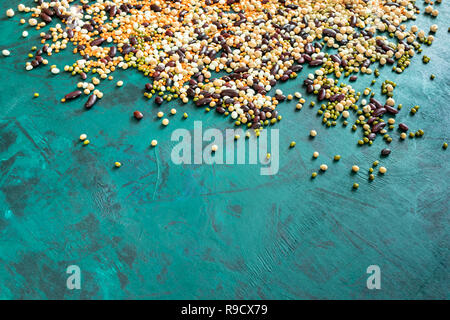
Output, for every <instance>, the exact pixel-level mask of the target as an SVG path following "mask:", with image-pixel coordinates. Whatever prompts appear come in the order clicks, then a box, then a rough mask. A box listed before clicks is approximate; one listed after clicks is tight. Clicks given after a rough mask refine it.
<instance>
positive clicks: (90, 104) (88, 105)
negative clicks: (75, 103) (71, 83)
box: [84, 94, 97, 109]
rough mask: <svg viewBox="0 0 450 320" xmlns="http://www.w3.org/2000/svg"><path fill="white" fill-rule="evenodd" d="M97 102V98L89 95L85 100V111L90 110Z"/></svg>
mask: <svg viewBox="0 0 450 320" xmlns="http://www.w3.org/2000/svg"><path fill="white" fill-rule="evenodd" d="M96 102H97V96H96V95H95V94H91V95H90V96H89V98H88V100H87V102H86V103H85V104H84V107H85V108H86V109H90V108H92V107H93V106H94V104H95V103H96Z"/></svg>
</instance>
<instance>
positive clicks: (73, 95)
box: [64, 90, 81, 101]
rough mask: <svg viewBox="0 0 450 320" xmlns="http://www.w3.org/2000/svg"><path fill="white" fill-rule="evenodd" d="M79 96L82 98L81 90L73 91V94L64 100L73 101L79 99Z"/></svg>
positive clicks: (67, 95)
mask: <svg viewBox="0 0 450 320" xmlns="http://www.w3.org/2000/svg"><path fill="white" fill-rule="evenodd" d="M79 96H81V91H80V90H76V91H73V92H71V93H68V94H66V95H65V96H64V99H66V101H67V100H73V99H76V98H78V97H79Z"/></svg>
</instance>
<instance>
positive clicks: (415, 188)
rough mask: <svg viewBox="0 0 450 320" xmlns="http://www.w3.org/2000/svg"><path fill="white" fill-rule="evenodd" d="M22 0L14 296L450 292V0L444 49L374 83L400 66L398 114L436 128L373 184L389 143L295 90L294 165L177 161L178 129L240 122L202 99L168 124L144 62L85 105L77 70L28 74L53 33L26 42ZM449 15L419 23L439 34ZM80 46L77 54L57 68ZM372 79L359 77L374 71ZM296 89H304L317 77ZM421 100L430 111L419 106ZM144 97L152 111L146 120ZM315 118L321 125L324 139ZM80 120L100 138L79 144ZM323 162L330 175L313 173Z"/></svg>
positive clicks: (1, 289) (13, 101)
mask: <svg viewBox="0 0 450 320" xmlns="http://www.w3.org/2000/svg"><path fill="white" fill-rule="evenodd" d="M24 2H26V3H27V2H30V3H31V1H24ZM17 3H18V1H11V0H3V1H1V3H0V12H1V15H2V18H1V19H0V28H1V30H2V34H1V36H0V49H4V48H8V49H10V51H11V52H12V54H11V56H10V57H8V58H4V57H1V58H0V60H1V65H0V70H1V74H2V79H3V83H2V86H1V88H0V102H1V107H2V115H1V118H0V119H1V121H0V172H1V175H0V298H4V299H5V298H28V299H38V298H46V299H59V298H65V299H80V298H82V299H92V298H100V299H119V298H138V299H141V298H150V299H172V298H179V299H180V298H181V299H202V298H203V299H205V298H212V299H219V298H225V299H236V298H252V299H259V298H269V299H309V298H332V299H336V298H344V299H354V298H362V299H372V298H375V299H379V298H409V299H416V298H434V299H435V298H450V295H449V284H450V281H449V276H448V266H449V258H450V255H449V249H448V247H449V215H448V213H449V212H448V204H449V183H448V181H449V179H448V178H449V167H448V160H449V155H448V151H444V150H442V148H441V146H442V143H443V142H444V141H445V140H446V139H450V130H449V126H448V123H449V120H450V117H449V114H448V100H449V89H450V75H449V72H448V66H449V64H448V57H449V56H450V49H449V45H448V41H449V33H447V27H448V26H447V25H446V24H445V23H444V22H448V20H449V18H450V8H449V6H448V4H441V5H440V6H439V10H440V12H441V13H440V15H439V17H438V18H437V19H435V20H436V21H437V23H438V24H439V28H440V30H439V32H438V33H437V35H436V41H435V44H434V45H433V46H431V47H426V48H424V54H426V55H428V56H429V57H431V62H430V63H429V64H428V65H424V64H422V62H421V57H416V58H414V59H413V62H412V66H411V67H410V68H409V70H407V71H406V72H405V73H404V74H403V75H401V76H397V75H395V74H393V73H392V72H391V71H390V70H389V69H388V68H384V69H383V70H382V72H381V76H380V78H379V79H378V81H377V84H376V85H375V86H374V88H375V90H376V92H377V96H378V97H379V90H380V89H379V88H380V85H381V82H382V81H383V80H384V79H390V80H394V81H396V82H397V83H398V87H397V89H396V91H395V98H396V101H397V102H398V103H402V104H403V105H404V109H403V110H402V112H401V113H400V114H399V115H398V116H397V121H405V122H407V123H408V125H409V126H410V128H412V129H413V130H417V129H420V128H422V129H423V130H424V131H425V136H424V137H423V138H420V139H413V140H410V139H407V140H406V141H404V142H401V141H399V140H398V133H394V134H393V136H394V141H393V142H392V143H391V146H390V148H391V149H392V150H393V152H392V154H391V155H390V157H389V158H387V159H383V160H382V163H383V164H384V165H385V166H386V167H387V168H388V174H386V175H385V176H381V177H380V176H377V178H376V179H375V181H373V182H371V183H369V182H368V181H367V174H366V172H367V170H368V168H369V167H370V165H371V163H372V162H373V161H374V160H376V159H378V158H379V156H378V155H379V152H380V150H381V149H382V148H383V147H384V146H385V143H384V142H383V141H382V139H377V141H376V142H375V143H374V145H373V146H371V147H363V148H359V147H358V146H357V145H356V141H357V139H358V136H359V135H360V132H357V133H352V132H351V130H350V128H346V129H343V128H342V127H341V126H340V125H338V126H337V127H336V128H331V129H327V128H325V127H323V126H322V125H321V123H320V118H318V117H317V116H316V115H315V113H316V112H315V110H312V109H310V108H309V107H308V106H306V105H305V107H304V108H303V110H301V111H300V112H295V111H293V110H294V105H295V104H294V102H291V103H284V104H282V105H281V106H280V111H281V114H282V115H283V117H284V118H283V120H282V122H281V123H280V124H279V125H277V126H276V128H278V129H280V144H281V146H280V171H279V173H278V174H277V175H275V176H261V175H259V167H258V166H256V165H233V166H227V165H214V166H209V165H203V166H200V165H196V166H194V165H191V166H177V165H174V164H173V163H171V160H170V152H171V148H172V146H173V143H171V142H170V135H171V133H172V131H173V130H174V129H175V128H179V127H181V128H187V129H189V130H191V129H192V128H193V120H194V119H195V120H199V119H201V120H203V127H205V128H206V127H217V128H219V129H221V130H225V129H226V128H228V127H231V123H230V122H229V121H228V120H222V119H221V118H220V117H219V116H218V115H217V114H216V113H210V114H204V112H203V111H202V110H196V109H195V107H193V106H192V105H185V106H180V107H179V108H178V114H177V115H176V117H173V118H171V124H170V125H169V126H168V127H167V128H161V126H160V123H159V121H157V120H156V119H155V117H156V112H157V110H158V108H157V107H156V106H155V105H154V104H153V103H152V102H148V101H146V100H145V98H144V97H143V96H142V88H143V85H144V83H145V79H144V77H143V76H142V75H140V74H137V73H136V72H134V71H133V70H129V71H127V72H123V73H120V75H119V74H117V75H116V79H119V78H120V79H122V80H124V82H125V85H124V86H123V87H122V88H116V87H115V86H114V83H111V82H109V83H104V84H103V85H102V86H103V87H102V88H103V90H104V91H105V97H104V98H103V99H102V101H101V102H100V103H98V104H97V105H96V106H95V108H93V109H92V110H90V111H88V112H86V111H84V110H83V108H82V104H83V101H76V102H72V103H67V104H61V103H59V99H60V98H61V97H62V96H63V95H64V94H65V93H67V92H68V91H69V90H71V89H72V88H74V87H75V84H76V82H77V81H78V80H77V79H76V78H72V77H70V76H68V75H67V74H61V75H59V76H57V77H55V76H53V75H51V74H50V72H49V71H48V70H47V69H46V68H40V69H38V70H34V71H31V72H26V71H25V70H24V61H25V60H26V54H27V53H28V50H29V48H30V47H31V46H32V45H34V44H36V43H38V42H37V40H38V35H37V33H36V31H32V30H30V36H29V37H28V38H27V39H22V38H21V36H20V34H21V31H22V29H23V28H24V27H23V26H19V23H18V20H19V19H20V17H21V15H20V14H16V16H15V17H14V18H12V19H7V18H5V17H4V12H5V10H6V9H7V8H9V7H14V8H16V5H17ZM419 6H420V7H422V8H423V5H422V3H419ZM432 23H433V22H432V19H431V18H429V17H424V16H423V15H421V16H420V19H419V21H418V24H419V25H420V26H422V27H424V28H425V29H426V30H428V28H429V26H430V25H431V24H432ZM72 59H73V57H72V56H71V54H70V53H69V52H65V53H63V54H60V55H56V56H53V57H52V58H51V60H50V64H57V65H58V66H59V67H60V68H62V67H63V66H64V64H66V63H69V62H70V61H73V60H72ZM431 73H434V74H435V75H436V79H435V80H434V81H430V80H429V76H430V74H431ZM305 74H306V71H303V72H302V73H301V77H304V76H305ZM360 79H361V82H360V83H359V84H358V85H356V87H357V88H358V89H362V88H364V87H366V86H368V85H369V83H370V81H371V79H372V78H371V77H360ZM282 89H284V90H285V91H287V90H290V91H291V92H293V91H295V90H299V91H301V92H304V89H303V87H302V86H301V85H300V79H299V80H298V81H290V82H289V83H287V84H286V85H285V86H284V87H282ZM34 92H39V93H40V97H39V98H37V99H33V97H32V96H33V93H34ZM310 99H311V98H310V97H307V100H308V101H310ZM415 104H419V105H420V106H421V109H420V111H419V112H418V113H417V114H416V115H415V116H410V115H409V114H408V110H409V108H410V107H411V106H413V105H415ZM173 105H177V102H175V103H173ZM138 108H139V109H140V110H141V111H142V112H143V113H144V114H145V115H146V116H145V118H144V119H143V120H142V121H141V122H139V123H136V122H135V121H133V119H132V118H131V115H132V112H133V111H134V110H135V109H138ZM163 108H164V109H168V108H169V106H167V105H166V106H164V107H163ZM183 112H188V113H189V115H190V117H189V119H187V120H181V114H182V113H183ZM310 129H316V130H317V131H318V136H317V137H316V139H314V140H313V141H311V140H310V139H309V138H308V132H309V130H310ZM81 133H87V134H88V136H89V139H90V140H91V144H90V145H89V146H87V147H82V146H81V145H80V143H79V142H78V140H77V139H78V136H79V135H80V134H81ZM151 139H158V141H159V145H158V147H157V148H155V149H151V148H149V143H150V140H151ZM291 140H295V141H296V142H297V146H296V148H294V149H289V148H288V145H289V142H290V141H291ZM447 141H448V140H447ZM315 150H317V151H319V152H320V158H319V159H317V160H312V159H311V155H312V153H313V151H315ZM335 154H340V155H341V156H342V159H341V161H340V162H338V163H333V162H332V161H331V159H332V157H333V156H334V155H335ZM114 161H121V162H122V163H123V166H122V167H121V168H120V169H118V170H117V169H114V168H113V163H114ZM321 163H327V164H328V166H329V169H328V171H327V172H326V173H325V174H324V175H320V176H319V177H317V178H316V179H315V180H314V181H311V180H310V178H309V177H310V174H311V172H312V171H314V170H317V169H318V166H319V165H320V164H321ZM353 164H358V165H359V166H360V167H361V171H360V173H359V174H357V175H352V174H351V173H350V170H349V169H350V167H351V165H353ZM354 182H358V183H359V184H360V188H359V190H358V191H357V192H355V191H352V189H351V186H352V184H353V183H354ZM71 264H76V265H79V266H80V268H81V272H82V289H81V290H74V291H70V290H68V289H67V288H66V285H65V284H66V277H67V275H66V273H65V271H66V267H67V266H68V265H71ZM371 264H377V265H379V266H380V268H381V273H382V280H381V281H382V282H381V286H382V289H381V290H378V291H377V290H368V289H367V288H366V278H367V276H368V275H367V274H366V268H367V267H368V266H369V265H371Z"/></svg>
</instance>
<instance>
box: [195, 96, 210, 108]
mask: <svg viewBox="0 0 450 320" xmlns="http://www.w3.org/2000/svg"><path fill="white" fill-rule="evenodd" d="M211 101H212V98H202V99H198V100H197V101H196V102H195V105H196V106H197V107H202V106H205V105H208V104H210V103H211Z"/></svg>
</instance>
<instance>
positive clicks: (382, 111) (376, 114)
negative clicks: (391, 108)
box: [372, 108, 386, 117]
mask: <svg viewBox="0 0 450 320" xmlns="http://www.w3.org/2000/svg"><path fill="white" fill-rule="evenodd" d="M385 113H386V109H385V108H378V109H376V110H375V111H374V112H373V113H372V115H373V116H374V117H379V116H382V115H383V114H385Z"/></svg>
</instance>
